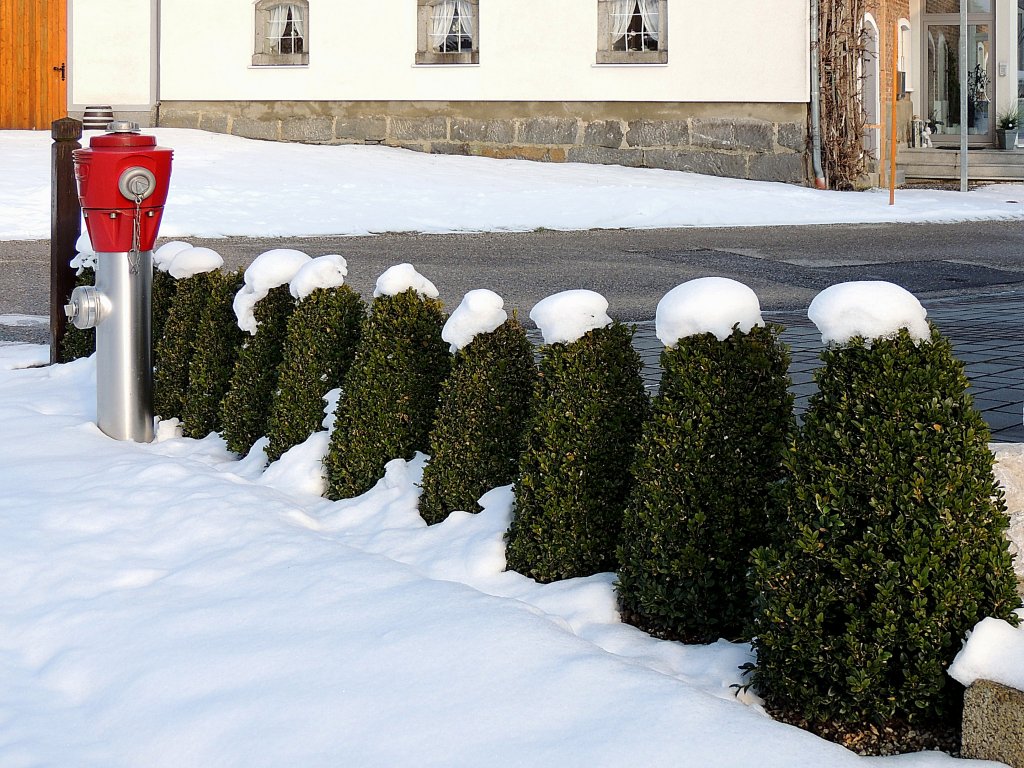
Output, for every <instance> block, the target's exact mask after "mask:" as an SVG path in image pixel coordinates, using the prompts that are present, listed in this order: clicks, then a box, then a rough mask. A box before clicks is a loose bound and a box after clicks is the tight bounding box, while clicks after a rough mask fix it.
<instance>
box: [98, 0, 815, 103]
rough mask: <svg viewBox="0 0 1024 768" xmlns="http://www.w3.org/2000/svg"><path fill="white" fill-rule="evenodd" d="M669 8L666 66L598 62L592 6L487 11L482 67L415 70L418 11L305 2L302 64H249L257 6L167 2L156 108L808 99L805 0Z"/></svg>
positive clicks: (499, 4)
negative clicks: (184, 103) (176, 104)
mask: <svg viewBox="0 0 1024 768" xmlns="http://www.w3.org/2000/svg"><path fill="white" fill-rule="evenodd" d="M98 2H99V0H92V2H91V3H89V0H79V4H82V5H85V4H95V3H98ZM105 4H106V5H109V4H110V3H105ZM141 4H142V5H145V3H144V2H143V3H141ZM117 5H119V6H120V5H132V3H131V2H126V0H120V2H118V3H117ZM668 5H669V10H668V60H669V63H668V64H667V65H648V66H637V65H626V66H614V65H601V66H598V65H596V64H595V63H594V61H595V51H596V47H597V3H596V0H554V1H553V0H517V2H515V3H513V2H510V0H480V6H481V7H480V64H479V65H461V66H436V65H435V66H430V65H423V66H416V65H415V64H414V63H413V61H414V57H415V53H416V4H415V2H414V0H372V1H370V2H366V1H365V0H363V1H361V2H356V1H355V0H333V1H328V2H322V1H321V0H310V12H309V15H310V19H309V45H308V52H309V65H308V67H253V66H251V65H250V62H251V59H252V53H253V36H254V29H253V27H254V10H253V2H252V0H218V1H217V2H209V1H208V0H174V1H173V2H167V1H165V2H164V3H163V5H162V11H161V14H162V19H161V59H160V64H161V79H160V97H161V99H164V100H170V101H175V100H191V101H223V100H311V101H318V100H334V101H337V100H353V101H358V100H378V101H379V100H399V101H422V100H430V101H432V100H459V101H467V100H468V101H654V102H677V101H688V102H693V101H697V102H776V103H805V102H806V101H807V100H808V93H809V84H808V83H809V76H808V71H809V63H808V56H809V52H808V38H809V32H808V19H809V6H808V0H773V2H771V3H766V2H764V0H713V1H712V2H708V1H707V0H700V1H698V0H669V3H668ZM133 15H134V14H133ZM97 69H98V68H97ZM136 87H137V86H136Z"/></svg>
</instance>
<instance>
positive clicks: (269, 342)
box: [220, 284, 295, 454]
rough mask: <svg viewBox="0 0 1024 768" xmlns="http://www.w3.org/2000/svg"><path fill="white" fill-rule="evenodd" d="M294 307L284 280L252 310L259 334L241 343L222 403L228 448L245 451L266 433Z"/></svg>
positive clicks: (224, 433) (293, 301)
mask: <svg viewBox="0 0 1024 768" xmlns="http://www.w3.org/2000/svg"><path fill="white" fill-rule="evenodd" d="M294 309H295V299H293V298H292V295H291V293H289V290H288V285H287V284H285V285H279V286H277V287H276V288H271V289H270V292H269V293H268V294H267V295H266V296H265V297H263V298H262V299H260V301H259V302H257V304H256V307H255V309H254V310H253V313H254V315H255V317H256V323H257V330H256V334H255V335H252V336H248V337H247V338H246V339H245V341H244V342H243V343H242V348H241V350H240V351H239V353H238V360H237V361H236V362H235V370H234V372H233V373H232V376H231V386H230V387H229V388H228V393H227V395H225V397H224V402H223V403H222V404H221V415H220V419H221V424H222V429H223V431H222V434H223V435H224V440H225V442H226V443H227V446H228V450H231V451H234V452H235V453H239V454H246V453H248V452H249V449H250V448H252V446H253V444H254V443H255V442H256V441H257V440H259V439H260V438H261V437H263V436H264V435H266V434H267V423H268V419H269V415H270V406H271V403H272V401H273V398H274V389H275V388H276V387H277V373H278V368H279V367H280V365H281V359H282V355H283V352H284V337H285V331H286V329H287V326H288V318H289V316H291V314H292V311H293V310H294Z"/></svg>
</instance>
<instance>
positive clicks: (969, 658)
mask: <svg viewBox="0 0 1024 768" xmlns="http://www.w3.org/2000/svg"><path fill="white" fill-rule="evenodd" d="M1018 613H1019V614H1020V616H1021V619H1024V609H1021V610H1020V611H1018ZM949 674H950V677H952V678H953V679H954V680H956V681H957V682H958V683H960V684H961V685H964V686H967V685H970V684H971V683H973V682H974V681H975V680H991V681H993V682H996V683H1002V684H1003V685H1008V686H1010V687H1011V688H1016V689H1017V690H1019V691H1024V621H1022V622H1021V626H1019V627H1013V626H1010V624H1009V623H1007V622H1005V621H1003V620H1002V619H993V618H992V617H988V618H985V619H982V620H981V621H980V622H978V624H977V625H976V626H975V627H974V629H973V630H972V631H971V632H970V633H969V634H968V636H967V642H966V643H965V644H964V647H963V648H962V649H961V650H960V653H958V654H957V656H956V658H955V659H954V660H953V663H952V664H951V665H950V667H949Z"/></svg>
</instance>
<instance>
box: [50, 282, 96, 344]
mask: <svg viewBox="0 0 1024 768" xmlns="http://www.w3.org/2000/svg"><path fill="white" fill-rule="evenodd" d="M95 284H96V273H95V272H94V271H93V270H91V269H85V270H83V271H82V274H80V275H79V276H78V277H77V279H76V280H75V287H76V288H77V287H78V286H80V285H95ZM95 351H96V329H95V328H86V329H85V330H82V329H80V328H76V327H75V326H73V325H72V324H71V323H70V322H69V323H68V324H67V330H65V331H64V338H63V339H61V342H60V356H59V360H58V362H61V363H70V362H71V361H72V360H77V359H78V358H80V357H88V356H89V355H91V354H92V353H93V352H95Z"/></svg>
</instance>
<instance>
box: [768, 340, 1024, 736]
mask: <svg viewBox="0 0 1024 768" xmlns="http://www.w3.org/2000/svg"><path fill="white" fill-rule="evenodd" d="M822 359H823V361H824V366H823V367H822V368H821V369H820V370H819V371H818V372H817V374H816V378H817V381H818V387H819V391H818V393H817V394H815V395H814V396H813V397H812V398H811V401H810V404H809V408H808V411H807V413H806V416H805V417H804V423H803V426H802V429H801V430H800V433H799V437H798V439H797V441H796V442H794V443H792V444H791V445H790V446H789V449H788V451H787V454H786V458H785V462H786V466H787V468H788V470H789V472H790V473H791V474H792V481H791V483H790V484H789V486H788V494H787V497H788V502H789V506H788V514H787V516H786V517H785V518H783V519H782V520H780V527H779V532H778V537H777V540H776V542H775V544H774V546H772V547H770V548H765V549H762V550H758V551H757V552H755V556H754V578H755V586H756V592H757V594H758V600H757V606H756V614H755V622H754V632H755V635H756V637H755V640H754V647H755V649H756V651H757V664H756V667H755V668H754V670H753V675H752V682H753V684H754V686H755V687H756V688H757V690H758V691H759V693H760V694H761V695H762V696H764V697H765V700H766V702H767V703H768V705H769V707H772V708H775V709H779V710H783V711H786V712H791V713H799V715H801V716H803V717H804V718H806V719H807V720H809V721H811V722H823V721H838V722H843V723H882V722H885V721H887V720H889V719H892V718H907V719H909V720H910V721H911V722H917V721H923V722H926V723H927V722H935V721H946V722H948V723H950V724H955V721H956V719H957V713H958V712H959V709H960V705H961V701H962V693H963V689H962V688H961V687H960V686H959V685H958V684H957V683H955V682H954V681H953V680H952V679H951V678H949V677H948V675H947V674H946V669H947V668H948V666H949V664H950V663H951V662H952V660H953V658H954V657H955V655H956V653H957V652H958V650H959V649H960V645H961V642H962V641H963V638H964V635H965V633H966V632H967V630H969V629H971V628H972V627H973V626H974V625H975V623H977V622H978V621H979V620H980V619H982V618H984V617H986V616H996V617H999V618H1003V619H1009V620H1012V621H1015V619H1014V617H1013V615H1012V611H1013V609H1014V608H1016V607H1018V606H1019V605H1020V598H1019V597H1018V596H1017V594H1016V591H1015V580H1014V576H1013V571H1012V568H1011V562H1010V554H1009V552H1008V541H1007V538H1006V535H1005V534H1006V527H1007V518H1006V514H1005V504H1004V502H1003V497H1002V492H1001V491H1000V489H999V487H998V485H997V484H996V482H995V480H994V479H993V475H992V462H993V458H992V454H991V452H990V451H989V449H988V445H987V443H988V439H989V431H988V428H987V427H986V425H985V422H984V420H983V419H982V417H981V415H980V414H979V413H978V411H977V410H975V409H974V407H973V404H972V401H971V397H970V396H969V395H968V394H967V386H968V383H967V378H966V376H965V375H964V370H963V365H962V364H960V363H959V362H957V361H956V360H955V359H954V358H953V354H952V348H951V346H950V344H949V342H948V341H947V340H945V339H944V338H942V337H941V336H940V334H939V333H938V331H937V330H935V328H934V326H933V327H932V335H931V340H930V341H924V342H920V343H916V342H915V341H914V340H913V339H911V337H910V336H909V334H908V333H907V332H906V331H905V330H904V331H901V332H900V334H899V335H898V336H897V337H894V338H892V339H874V340H872V341H871V342H870V346H869V345H868V344H866V343H865V342H864V340H863V339H859V338H858V339H854V340H852V341H851V342H850V343H849V344H846V345H842V346H832V347H829V348H827V349H826V350H825V351H824V353H823V354H822Z"/></svg>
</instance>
